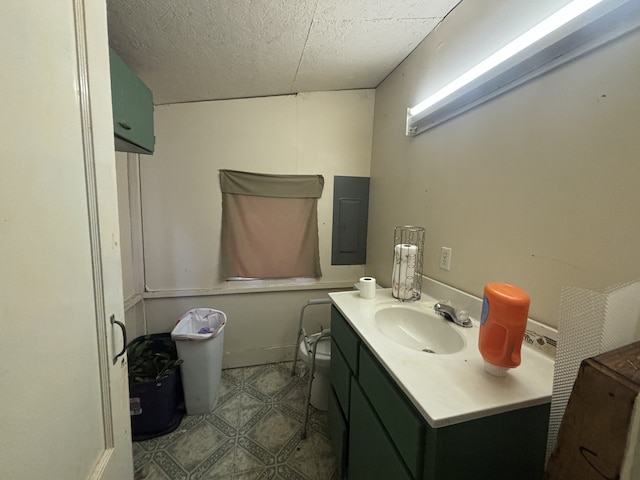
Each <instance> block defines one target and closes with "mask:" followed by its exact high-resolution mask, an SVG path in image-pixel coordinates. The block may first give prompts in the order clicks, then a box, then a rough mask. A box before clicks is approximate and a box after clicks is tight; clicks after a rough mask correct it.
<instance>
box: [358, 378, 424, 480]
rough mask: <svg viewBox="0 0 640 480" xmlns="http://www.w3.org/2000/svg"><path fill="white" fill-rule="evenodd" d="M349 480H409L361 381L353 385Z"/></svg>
mask: <svg viewBox="0 0 640 480" xmlns="http://www.w3.org/2000/svg"><path fill="white" fill-rule="evenodd" d="M348 476H349V480H373V479H385V480H387V479H388V480H409V479H411V478H412V477H411V474H410V473H409V471H408V470H407V468H406V467H405V465H404V462H403V461H402V458H401V457H400V454H399V453H398V451H397V450H396V448H395V447H394V446H393V443H392V442H391V439H390V438H389V437H388V435H387V432H386V431H385V429H384V428H383V427H382V425H381V424H380V420H379V419H378V417H377V416H376V414H375V412H374V411H373V408H372V407H371V405H370V404H369V401H368V400H367V399H366V397H365V395H364V392H363V391H362V389H361V388H360V386H359V385H358V382H355V381H353V382H351V409H350V414H349V475H348Z"/></svg>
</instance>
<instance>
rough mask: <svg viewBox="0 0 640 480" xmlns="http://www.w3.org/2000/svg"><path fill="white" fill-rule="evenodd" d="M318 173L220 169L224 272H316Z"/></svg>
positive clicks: (257, 274) (282, 274)
mask: <svg viewBox="0 0 640 480" xmlns="http://www.w3.org/2000/svg"><path fill="white" fill-rule="evenodd" d="M323 185H324V179H323V178H322V176H321V175H267V174H257V173H249V172H239V171H235V170H221V171H220V187H221V190H222V242H221V249H222V252H221V253H222V262H221V265H222V275H223V277H224V278H227V279H230V278H264V279H266V278H293V277H320V276H321V275H322V273H321V271H320V254H319V247H318V215H317V202H318V198H320V196H321V195H322V188H323Z"/></svg>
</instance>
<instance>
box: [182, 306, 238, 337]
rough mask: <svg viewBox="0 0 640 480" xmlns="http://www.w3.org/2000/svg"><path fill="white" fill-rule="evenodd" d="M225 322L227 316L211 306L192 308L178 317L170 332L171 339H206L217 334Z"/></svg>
mask: <svg viewBox="0 0 640 480" xmlns="http://www.w3.org/2000/svg"><path fill="white" fill-rule="evenodd" d="M226 323H227V316H226V315H225V313H224V312H221V311H220V310H215V309H213V308H194V309H192V310H189V311H188V312H187V313H185V314H184V315H182V317H180V320H178V323H177V324H176V326H175V327H174V329H173V330H172V332H171V339H172V340H208V339H210V338H213V337H215V336H217V335H218V334H219V333H220V332H221V331H222V329H223V328H224V326H225V325H226Z"/></svg>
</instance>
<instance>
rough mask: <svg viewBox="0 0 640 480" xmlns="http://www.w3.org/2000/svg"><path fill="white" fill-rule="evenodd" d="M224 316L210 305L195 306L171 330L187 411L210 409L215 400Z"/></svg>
mask: <svg viewBox="0 0 640 480" xmlns="http://www.w3.org/2000/svg"><path fill="white" fill-rule="evenodd" d="M226 323H227V316H226V315H225V313H224V312H221V311H220V310H214V309H213V308H195V309H193V310H189V311H188V312H187V313H185V314H184V315H183V316H182V317H181V318H180V320H179V321H178V323H177V324H176V326H175V328H174V329H173V331H172V332H171V339H172V340H174V341H175V342H176V348H177V349H178V358H181V359H182V361H183V363H182V364H181V365H180V374H181V376H182V388H183V390H184V403H185V407H186V409H187V414H188V415H194V414H198V413H208V412H211V411H212V410H213V409H214V408H215V406H216V402H217V401H218V392H219V390H220V374H221V372H222V353H223V350H224V326H225V325H226Z"/></svg>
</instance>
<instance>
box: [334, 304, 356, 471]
mask: <svg viewBox="0 0 640 480" xmlns="http://www.w3.org/2000/svg"><path fill="white" fill-rule="evenodd" d="M359 348H360V340H359V338H358V335H357V334H356V333H355V332H354V331H353V329H352V328H351V327H350V326H349V325H348V324H347V322H346V321H345V320H344V318H343V317H342V315H341V314H340V312H339V311H338V310H337V309H336V307H334V306H333V305H332V306H331V369H330V371H329V381H330V383H331V388H330V389H329V406H328V426H329V436H330V437H331V444H332V447H333V451H334V453H335V455H336V458H337V459H338V466H339V470H340V472H341V475H344V473H345V472H346V471H347V460H348V457H347V453H348V452H349V448H348V439H349V436H348V435H349V430H348V425H349V418H350V416H349V413H350V412H349V409H350V403H351V383H352V378H353V377H354V375H356V374H357V372H358V351H359Z"/></svg>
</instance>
